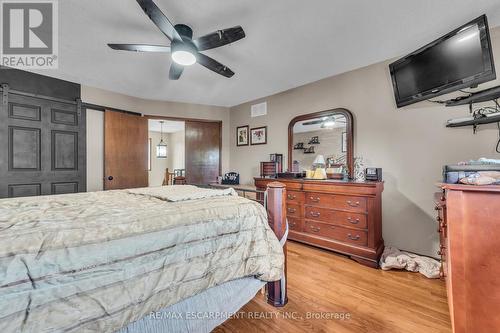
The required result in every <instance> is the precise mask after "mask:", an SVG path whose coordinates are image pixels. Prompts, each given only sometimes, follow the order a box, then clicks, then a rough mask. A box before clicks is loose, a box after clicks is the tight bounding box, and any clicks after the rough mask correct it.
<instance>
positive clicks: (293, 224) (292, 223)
mask: <svg viewBox="0 0 500 333" xmlns="http://www.w3.org/2000/svg"><path fill="white" fill-rule="evenodd" d="M287 220H288V228H289V229H290V230H293V231H302V219H297V218H293V217H287Z"/></svg>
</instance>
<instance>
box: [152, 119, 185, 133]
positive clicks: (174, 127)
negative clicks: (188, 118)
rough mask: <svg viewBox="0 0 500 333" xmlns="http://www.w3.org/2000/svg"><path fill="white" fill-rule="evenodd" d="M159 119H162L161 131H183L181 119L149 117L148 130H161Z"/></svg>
mask: <svg viewBox="0 0 500 333" xmlns="http://www.w3.org/2000/svg"><path fill="white" fill-rule="evenodd" d="M161 121H163V133H175V132H180V131H184V122H183V121H172V120H156V119H149V120H148V126H149V131H150V132H160V131H161V128H162V126H161V123H160V122H161Z"/></svg>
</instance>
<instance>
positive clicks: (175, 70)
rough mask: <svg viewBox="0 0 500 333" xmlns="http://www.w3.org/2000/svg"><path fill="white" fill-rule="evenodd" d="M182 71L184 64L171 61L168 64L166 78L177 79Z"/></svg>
mask: <svg viewBox="0 0 500 333" xmlns="http://www.w3.org/2000/svg"><path fill="white" fill-rule="evenodd" d="M183 71H184V66H182V65H179V64H177V63H175V62H172V65H170V71H169V73H168V78H169V79H170V80H179V78H180V77H181V74H182V72H183Z"/></svg>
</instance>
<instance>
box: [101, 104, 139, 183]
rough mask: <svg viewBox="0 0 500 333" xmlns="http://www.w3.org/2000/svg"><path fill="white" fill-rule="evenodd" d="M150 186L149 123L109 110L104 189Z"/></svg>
mask: <svg viewBox="0 0 500 333" xmlns="http://www.w3.org/2000/svg"><path fill="white" fill-rule="evenodd" d="M146 186H148V121H147V119H146V118H143V117H140V116H136V115H132V114H127V113H123V112H115V111H108V110H106V111H105V113H104V189H105V190H114V189H124V188H135V187H146Z"/></svg>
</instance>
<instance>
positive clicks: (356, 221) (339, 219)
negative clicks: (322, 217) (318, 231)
mask: <svg viewBox="0 0 500 333" xmlns="http://www.w3.org/2000/svg"><path fill="white" fill-rule="evenodd" d="M335 224H341V225H345V226H348V227H353V228H360V229H367V228H368V223H367V219H366V215H365V214H358V213H351V212H341V211H336V212H335Z"/></svg>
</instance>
